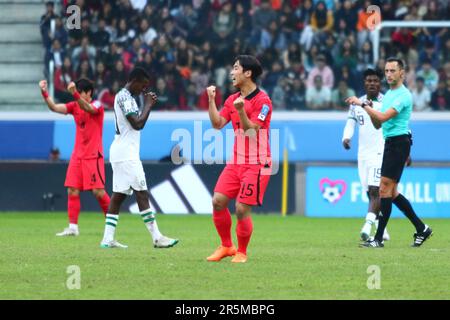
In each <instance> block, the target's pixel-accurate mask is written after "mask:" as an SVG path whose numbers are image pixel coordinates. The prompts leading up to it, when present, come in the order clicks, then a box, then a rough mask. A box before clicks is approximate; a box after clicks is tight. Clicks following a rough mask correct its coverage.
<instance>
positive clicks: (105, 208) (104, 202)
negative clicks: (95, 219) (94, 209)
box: [97, 192, 110, 216]
mask: <svg viewBox="0 0 450 320" xmlns="http://www.w3.org/2000/svg"><path fill="white" fill-rule="evenodd" d="M97 201H98V204H99V205H100V207H101V208H102V211H103V215H105V216H106V213H108V208H109V201H110V198H109V195H108V194H107V193H106V192H105V194H104V195H103V197H101V198H97Z"/></svg>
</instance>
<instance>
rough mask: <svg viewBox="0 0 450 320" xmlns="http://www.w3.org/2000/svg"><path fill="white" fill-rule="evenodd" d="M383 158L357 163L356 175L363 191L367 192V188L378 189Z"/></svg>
mask: <svg viewBox="0 0 450 320" xmlns="http://www.w3.org/2000/svg"><path fill="white" fill-rule="evenodd" d="M382 162H383V158H381V157H378V159H373V160H372V159H371V160H359V161H358V173H359V179H360V181H361V186H362V188H363V190H364V191H366V192H367V191H369V186H373V187H379V186H380V179H381V163H382Z"/></svg>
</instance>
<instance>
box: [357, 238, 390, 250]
mask: <svg viewBox="0 0 450 320" xmlns="http://www.w3.org/2000/svg"><path fill="white" fill-rule="evenodd" d="M359 246H360V247H361V248H383V247H384V244H383V242H380V241H378V240H376V239H373V240H369V241H366V242H364V243H361V244H360V245H359Z"/></svg>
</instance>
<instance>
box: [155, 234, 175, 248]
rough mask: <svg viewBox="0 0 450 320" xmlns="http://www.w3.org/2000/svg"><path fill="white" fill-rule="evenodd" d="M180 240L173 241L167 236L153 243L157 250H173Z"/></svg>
mask: <svg viewBox="0 0 450 320" xmlns="http://www.w3.org/2000/svg"><path fill="white" fill-rule="evenodd" d="M178 241H179V240H178V239H171V238H168V237H166V236H161V238H159V239H157V240H155V241H153V247H155V248H171V247H173V246H174V245H176V244H177V243H178Z"/></svg>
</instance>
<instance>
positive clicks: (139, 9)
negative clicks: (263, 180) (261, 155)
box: [40, 0, 450, 111]
mask: <svg viewBox="0 0 450 320" xmlns="http://www.w3.org/2000/svg"><path fill="white" fill-rule="evenodd" d="M72 4H76V5H78V6H79V7H80V9H81V28H80V29H72V30H68V28H67V27H66V19H67V14H66V8H67V7H68V6H69V5H72ZM369 5H378V6H379V7H380V8H381V16H382V18H383V20H397V21H402V20H405V21H409V20H423V21H425V20H426V21H428V20H438V21H446V20H447V21H448V20H450V4H449V2H448V1H447V0H403V1H401V0H400V1H394V0H386V1H376V0H371V1H355V0H353V1H352V0H325V1H318V0H232V1H230V0H228V1H227V0H172V1H162V0H113V1H107V0H89V1H85V0H76V1H68V0H60V1H59V2H58V3H56V6H55V2H52V1H49V2H47V3H46V12H45V14H44V15H43V16H42V18H41V23H40V27H41V34H42V39H43V45H44V46H45V48H46V56H45V65H46V66H48V62H49V61H50V60H53V61H54V63H55V72H54V79H53V80H54V81H53V82H54V87H55V97H56V98H57V100H59V101H61V102H67V101H69V100H71V95H70V94H68V93H67V92H66V89H65V88H66V87H67V84H68V83H69V82H70V81H71V80H73V79H76V78H79V77H88V78H90V79H93V80H94V81H95V85H96V88H97V92H96V95H97V98H98V99H99V100H101V101H102V102H103V103H104V104H105V106H106V107H107V108H109V109H111V108H113V103H114V96H115V93H116V92H117V91H118V89H119V88H121V87H122V86H123V85H124V84H125V82H126V80H127V76H128V72H129V71H130V70H131V69H132V68H133V66H136V65H140V66H143V67H144V68H146V69H147V70H149V71H151V72H152V74H153V75H154V76H155V78H154V79H153V83H152V88H153V90H154V91H155V92H156V93H157V95H158V97H159V99H158V104H157V105H156V106H155V108H154V109H157V110H206V109H207V108H208V98H207V94H206V90H205V88H206V87H207V85H209V84H212V83H213V84H215V85H216V86H217V87H218V90H217V91H218V92H217V93H218V94H217V95H216V99H217V104H218V105H220V104H221V103H223V97H225V96H227V95H228V94H230V92H234V89H233V88H232V86H231V85H230V80H229V71H230V68H231V63H232V62H233V57H234V56H236V55H237V54H240V53H248V54H253V55H255V56H257V57H258V58H259V59H260V61H261V63H262V65H263V67H265V68H266V69H265V71H264V74H263V76H262V80H261V83H260V86H261V88H262V89H264V90H265V91H266V92H267V93H268V94H269V95H270V96H271V98H272V101H273V106H274V108H275V109H276V110H331V109H333V110H344V109H347V106H346V105H345V102H344V100H345V98H347V97H349V96H351V95H354V94H356V95H360V94H362V90H363V87H362V85H363V83H362V73H363V71H364V70H365V69H366V68H368V67H371V68H382V67H383V66H384V61H385V59H386V58H387V57H389V56H397V57H401V58H403V59H404V60H405V61H406V63H407V66H408V68H407V73H406V83H407V85H408V87H409V88H410V89H411V90H412V91H413V94H414V101H415V106H414V108H415V110H416V111H428V110H450V32H449V29H448V28H423V27H420V28H397V29H395V28H394V29H387V28H385V29H383V30H382V33H381V39H382V42H381V45H380V56H379V59H378V61H376V62H374V57H373V52H372V33H371V32H370V31H369V29H368V25H369V23H368V19H371V18H372V17H370V15H371V13H368V12H367V11H366V9H367V7H368V6H369ZM52 20H54V25H55V28H54V30H52V28H51V21H52ZM47 72H48V70H47Z"/></svg>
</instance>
